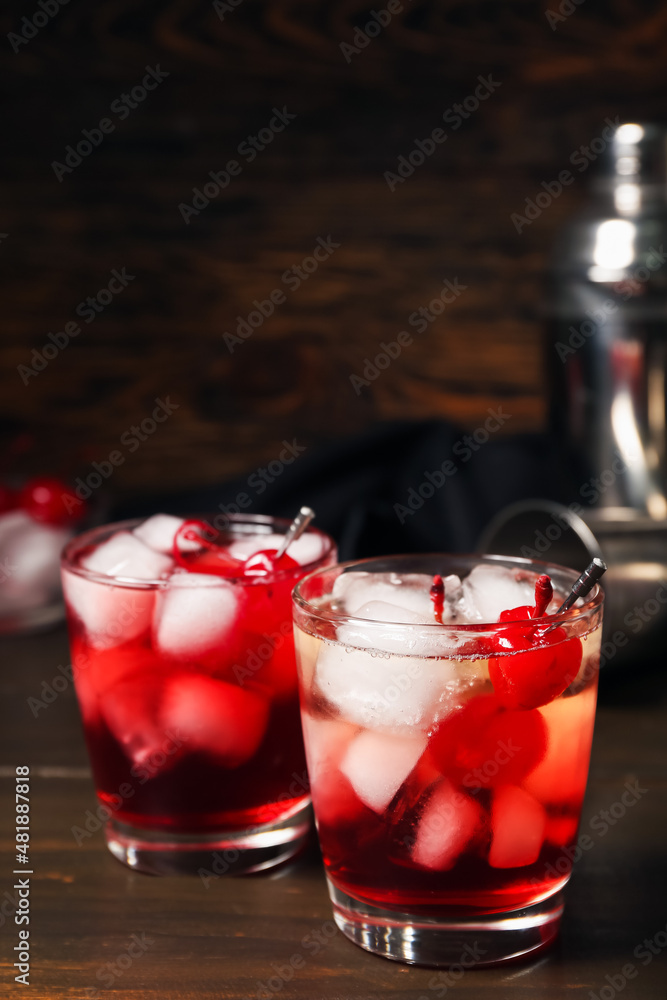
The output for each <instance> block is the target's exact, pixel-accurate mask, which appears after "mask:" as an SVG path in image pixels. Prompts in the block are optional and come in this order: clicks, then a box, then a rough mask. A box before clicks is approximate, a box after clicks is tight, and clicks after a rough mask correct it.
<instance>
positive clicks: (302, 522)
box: [275, 507, 592, 586]
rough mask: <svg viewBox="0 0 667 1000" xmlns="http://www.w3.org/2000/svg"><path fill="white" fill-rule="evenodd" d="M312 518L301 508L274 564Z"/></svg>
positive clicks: (310, 512) (307, 511) (311, 513)
mask: <svg viewBox="0 0 667 1000" xmlns="http://www.w3.org/2000/svg"><path fill="white" fill-rule="evenodd" d="M314 517H315V511H314V510H311V509H310V507H302V508H301V510H300V511H299V513H298V514H297V515H296V517H295V518H294V520H293V521H292V523H291V524H290V526H289V528H288V529H287V533H286V534H285V537H284V538H283V543H282V545H281V546H280V548H279V549H278V551H277V552H276V555H275V560H276V562H278V560H279V559H281V558H282V557H283V556H284V555H285V553H286V552H287V549H288V548H289V546H290V545H291V544H292V542H295V541H296V540H297V538H299V537H300V536H301V535H302V534H303V533H304V531H305V530H306V528H307V527H308V525H309V524H310V522H311V521H312V520H313V518H314ZM591 586H592V585H591Z"/></svg>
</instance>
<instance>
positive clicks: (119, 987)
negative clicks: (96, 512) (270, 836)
mask: <svg viewBox="0 0 667 1000" xmlns="http://www.w3.org/2000/svg"><path fill="white" fill-rule="evenodd" d="M0 652H1V653H2V674H1V679H0V684H1V694H2V698H1V704H2V714H3V718H2V727H1V730H0V731H1V732H2V757H1V759H0V764H1V765H2V769H1V771H0V775H1V777H2V781H1V782H0V786H1V788H2V829H1V834H0V835H1V846H2V861H1V864H0V914H1V916H0V924H1V931H2V934H1V937H2V942H3V952H2V981H3V984H4V985H3V986H2V988H1V989H0V995H1V996H2V997H6V996H10V997H11V996H27V997H30V998H32V1000H42V998H49V1000H54V998H61V997H62V998H64V997H67V998H72V1000H76V998H84V997H86V998H93V997H95V996H98V995H99V996H101V997H103V996H109V997H124V998H125V997H127V998H128V1000H140V998H141V1000H144V998H149V997H150V998H160V1000H170V998H177V997H178V998H183V1000H186V998H191V997H192V998H194V997H198V998H209V997H210V998H213V997H215V998H253V1000H254V998H262V1000H271V998H274V997H278V998H280V1000H291V998H308V1000H342V998H345V1000H348V998H349V1000H386V998H395V1000H439V998H441V997H445V996H446V997H451V996H453V995H454V994H458V995H460V996H461V997H474V998H482V1000H483V998H486V997H493V998H498V1000H500V998H503V1000H505V998H515V997H523V996H531V997H533V996H537V997H540V998H543V1000H551V998H555V997H563V996H570V997H572V996H574V997H582V1000H583V998H585V1000H590V998H591V997H593V998H595V1000H597V998H600V1000H613V998H614V997H615V996H616V995H617V994H619V993H622V995H623V1000H635V998H636V1000H665V997H666V996H667V961H666V958H667V931H666V927H667V894H666V893H665V889H667V877H666V876H667V860H666V851H665V830H666V829H667V801H666V799H665V794H664V791H665V758H666V756H667V754H666V750H667V732H666V727H665V719H666V707H667V680H666V679H665V678H664V676H663V677H661V676H660V674H659V673H657V672H655V673H647V674H642V673H640V672H639V671H638V668H639V666H640V665H639V664H637V665H636V666H635V668H634V669H633V668H632V666H631V667H629V668H628V671H627V673H628V676H627V680H625V679H624V678H623V677H620V678H619V677H618V676H617V677H616V678H614V677H611V676H610V677H604V678H603V680H604V681H605V682H606V683H605V684H604V688H605V690H604V692H603V697H602V704H601V707H600V710H599V714H598V724H597V729H596V736H595V745H594V752H593V762H592V769H591V779H590V785H589V790H588V796H587V799H586V806H585V812H584V817H583V820H582V832H587V833H588V834H589V835H590V839H591V841H592V846H591V847H590V849H589V850H587V851H586V853H584V855H583V857H582V859H581V861H580V862H579V863H578V864H577V865H576V866H575V871H574V874H573V878H572V881H571V884H570V886H569V889H568V892H567V900H568V902H567V908H566V914H565V918H564V923H563V930H562V934H561V938H560V941H559V942H558V944H557V945H556V947H555V948H554V949H552V950H551V952H550V953H548V954H547V955H545V956H543V957H542V958H539V959H538V960H536V961H534V962H532V963H528V964H516V965H511V966H505V967H501V968H497V969H490V970H479V971H468V972H466V973H465V975H464V976H463V978H462V979H461V980H460V981H459V982H457V983H456V984H453V981H452V980H449V981H447V980H442V979H438V973H437V972H435V971H434V970H429V969H417V968H409V967H407V966H402V965H398V964H394V963H392V962H388V961H385V960H383V959H380V958H376V957H374V956H372V955H369V954H366V953H365V952H364V951H362V950H360V949H359V948H356V947H355V946H354V945H352V944H350V943H349V942H348V941H347V940H346V939H345V938H344V937H343V936H342V935H341V934H340V933H337V932H335V931H334V929H333V923H332V921H331V910H330V907H329V901H328V898H327V893H326V888H325V883H324V877H323V874H322V869H321V865H320V862H319V859H318V856H317V853H316V848H315V846H314V845H313V848H312V850H311V851H310V853H309V854H308V855H307V856H306V857H304V858H302V859H301V860H300V861H298V862H297V863H295V864H294V865H292V866H291V867H289V868H287V869H284V870H281V871H278V872H276V873H275V874H273V875H268V876H267V875H265V876H261V877H259V876H258V877H253V878H245V879H242V878H236V879H223V878H220V879H218V880H215V881H213V882H211V884H210V885H209V886H208V887H205V886H204V884H203V883H202V881H201V880H200V879H199V878H196V877H194V878H192V879H188V878H178V879H176V878H165V879H160V878H151V877H148V876H144V875H140V874H135V873H133V872H131V871H128V870H127V869H125V868H124V867H121V865H120V864H118V862H116V861H115V860H114V859H113V858H112V857H111V855H110V854H109V853H108V852H107V850H106V848H105V846H104V841H103V835H102V832H101V830H97V832H94V833H92V834H91V835H90V836H89V837H86V838H85V840H83V842H82V843H81V844H80V846H79V845H77V843H76V841H75V838H74V835H73V833H72V828H73V827H76V826H78V827H84V825H85V822H86V819H87V815H86V812H87V810H92V811H94V810H95V808H96V802H95V798H94V793H93V786H92V782H91V778H90V774H89V771H88V767H87V761H86V753H85V749H84V745H83V739H82V736H81V728H80V724H79V720H78V714H77V709H76V703H75V699H74V694H73V691H72V689H71V687H70V686H69V685H68V686H67V688H66V690H64V691H61V692H60V693H57V694H56V697H55V699H54V700H52V701H51V703H50V704H48V705H46V704H45V707H43V708H40V707H39V705H37V704H36V703H35V702H29V699H30V698H35V699H38V700H39V701H42V702H45V701H46V699H47V698H51V697H52V695H53V694H55V693H56V690H55V689H57V688H62V686H63V685H62V683H61V682H56V685H55V689H54V687H53V681H54V678H57V677H62V676H63V674H62V673H61V672H60V671H59V669H58V668H59V666H63V667H66V666H67V664H68V663H69V658H68V651H67V642H66V637H65V633H64V629H58V630H57V631H55V632H52V633H50V634H46V635H41V636H32V637H24V638H13V639H3V640H2V641H1V642H0ZM44 684H46V686H45V687H43V685H44ZM31 705H32V706H33V708H34V709H35V711H36V712H37V714H36V715H35V714H34V712H33V710H31ZM20 765H28V766H29V767H30V770H31V786H32V795H31V798H32V802H31V810H32V811H31V838H32V839H31V861H32V865H31V866H30V867H31V868H32V870H33V871H34V875H32V876H31V881H30V888H31V893H30V924H29V930H30V938H29V940H30V951H31V956H32V957H31V971H30V985H29V987H26V986H23V985H21V984H18V983H16V982H15V981H14V975H15V970H14V968H13V964H12V963H13V962H14V961H15V958H14V957H13V956H14V955H15V954H16V953H15V952H14V951H13V948H14V946H15V945H16V944H17V942H18V930H19V928H18V927H17V926H16V925H15V923H14V918H13V912H12V903H11V900H12V894H13V891H14V890H13V889H12V886H13V885H14V882H15V880H16V879H15V877H14V876H13V874H12V872H13V871H14V869H15V868H16V867H19V865H18V864H17V863H16V862H15V860H14V859H15V849H14V828H15V824H14V799H13V794H14V784H15V768H16V767H17V766H20ZM628 782H630V783H634V782H637V783H638V784H637V786H636V787H637V789H638V790H639V798H636V799H635V801H634V803H633V804H632V805H630V806H624V805H623V804H622V798H621V797H622V796H623V793H624V791H625V787H624V786H625V785H626V783H628ZM629 799H630V796H626V801H628V800H629ZM603 811H606V812H607V819H605V818H604V816H605V813H604V812H603ZM20 877H21V876H17V877H16V878H20ZM25 926H27V925H23V927H25ZM645 941H647V942H649V943H650V944H649V945H648V946H647V945H646V944H644V943H643V942H645ZM651 947H652V948H653V949H654V951H655V952H656V954H652V953H651V951H650V950H649V949H650V948H651ZM128 949H129V951H128ZM132 954H133V955H134V957H132V958H131V957H130V955H132ZM629 964H630V965H631V967H632V968H630V969H629V968H627V966H628V965H629ZM624 967H626V968H625V969H624ZM628 972H630V976H631V978H630V979H629V980H628V981H627V983H626V982H625V977H626V975H627V973H628ZM448 983H449V984H448Z"/></svg>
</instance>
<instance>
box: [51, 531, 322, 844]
mask: <svg viewBox="0 0 667 1000" xmlns="http://www.w3.org/2000/svg"><path fill="white" fill-rule="evenodd" d="M90 551H91V550H90V549H88V550H87V552H88V553H90ZM81 555H83V557H85V555H86V552H85V551H84V552H83V553H82V554H81ZM186 563H187V565H188V569H190V570H192V571H193V572H197V573H203V572H205V573H211V571H212V570H215V565H214V562H213V561H212V560H211V557H210V554H207V553H206V554H201V555H193V556H189V557H188V559H187V560H186ZM289 563H291V564H292V565H291V566H289V565H288V566H287V568H286V570H285V571H284V572H282V573H279V574H277V575H274V576H271V575H269V576H265V577H261V578H260V577H254V578H253V579H252V581H246V582H243V583H232V584H231V587H233V589H234V593H235V594H238V605H237V606H236V608H235V612H234V615H235V616H234V623H233V627H232V628H231V631H230V632H229V634H228V635H227V637H226V639H225V641H224V643H216V644H213V645H210V646H208V647H206V644H205V643H203V644H202V643H201V642H199V643H195V647H194V651H193V652H190V651H189V650H188V649H187V648H186V649H178V652H177V653H174V651H173V648H172V649H171V651H169V652H167V653H165V650H164V648H161V647H160V645H159V634H158V632H157V631H156V622H158V621H159V616H158V613H157V611H156V609H155V603H154V602H155V601H160V600H163V598H164V594H165V593H166V591H162V592H160V591H156V589H155V588H153V589H150V588H148V589H144V588H136V589H134V588H120V587H116V588H112V587H111V586H109V585H108V584H106V583H98V582H94V581H90V580H83V579H82V578H80V577H79V578H76V581H75V583H76V582H78V581H81V585H82V586H83V587H85V588H88V591H87V592H86V593H87V597H88V598H90V599H92V600H93V601H95V600H96V601H98V602H104V601H105V600H106V601H109V600H110V599H111V600H113V602H114V604H113V605H109V608H110V618H111V617H113V618H115V619H117V620H118V621H119V622H121V623H122V622H123V618H122V613H123V612H122V611H121V612H119V611H118V608H119V607H122V608H124V609H125V611H127V612H128V613H129V617H130V626H129V628H125V627H121V628H120V629H117V630H116V631H117V632H119V633H120V634H118V637H117V640H114V639H113V638H107V639H103V640H100V639H99V637H98V638H97V639H96V638H95V637H91V635H90V634H88V633H87V631H86V627H85V626H84V624H83V622H82V621H81V619H80V618H79V616H78V615H77V613H76V612H75V610H74V608H73V607H72V606H70V604H69V603H68V620H69V627H70V635H71V642H72V662H73V665H74V669H75V683H76V689H77V695H78V699H79V703H80V707H81V712H82V716H83V721H84V729H85V736H86V742H87V745H88V750H89V753H90V759H91V763H92V768H93V773H94V778H95V784H96V788H97V794H98V797H99V799H100V801H101V802H102V803H103V804H105V805H106V806H108V807H109V808H110V810H111V811H112V813H113V815H114V817H115V818H116V819H118V820H121V821H124V822H126V823H129V824H131V825H133V826H139V827H146V828H150V829H168V830H172V831H174V832H176V833H178V832H183V833H194V834H197V833H206V832H207V831H214V830H217V831H220V830H229V831H233V830H242V829H246V828H248V827H254V826H257V825H260V824H264V823H270V822H272V821H275V820H277V819H280V818H281V817H284V816H287V815H289V814H290V813H292V812H295V811H296V810H298V808H299V807H300V806H301V805H303V804H305V803H306V802H307V801H308V797H309V787H308V777H307V772H306V764H305V758H304V751H303V743H302V738H301V726H300V721H299V710H298V694H297V681H296V666H295V657H294V640H293V635H292V625H291V603H290V594H291V591H292V588H293V587H294V585H295V583H296V582H297V581H298V580H299V579H300V578H301V577H302V576H303V575H304V572H305V570H304V569H303V568H302V567H301V566H299V565H297V564H295V563H293V561H292V560H289ZM239 566H240V564H238V565H237V567H236V572H237V574H238V572H239ZM241 568H242V567H241ZM217 575H223V576H225V575H226V576H229V575H230V573H229V566H227V567H226V568H225V571H224V572H223V573H221V574H217ZM65 576H66V591H67V578H68V577H69V578H70V579H71V578H72V575H71V574H67V573H66V574H65ZM210 589H212V588H202V590H210ZM193 593H194V592H193V591H192V590H191V589H190V590H189V594H193ZM109 595H110V596H109ZM200 596H201V593H200V590H199V588H197V595H195V599H196V600H198V599H199V598H200ZM121 601H122V605H121V604H119V602H121ZM151 602H153V603H151ZM147 605H150V607H149V609H148V612H146V613H144V612H145V611H146V607H147ZM99 607H100V608H103V607H104V605H103V604H102V603H100V604H99ZM111 611H113V615H112V614H111ZM84 617H85V615H84ZM144 619H145V627H142V623H143V622H144ZM137 623H138V624H137ZM111 631H112V632H113V630H111ZM128 631H129V632H130V633H131V632H132V631H134V632H137V631H138V634H136V635H132V636H131V638H129V639H126V641H121V640H122V639H123V638H124V637H125V636H126V635H127V633H128ZM109 643H113V645H110V644H109ZM101 646H103V647H104V648H101ZM177 646H178V644H177Z"/></svg>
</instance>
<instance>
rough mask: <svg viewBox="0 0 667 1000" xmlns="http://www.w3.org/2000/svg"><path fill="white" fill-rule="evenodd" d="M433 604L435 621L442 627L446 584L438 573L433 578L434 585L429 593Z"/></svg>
mask: <svg viewBox="0 0 667 1000" xmlns="http://www.w3.org/2000/svg"><path fill="white" fill-rule="evenodd" d="M429 594H430V597H431V601H432V602H433V615H434V617H435V620H436V621H437V622H438V623H439V624H440V625H442V612H443V611H444V610H445V584H444V581H443V579H442V577H441V576H439V575H438V574H437V573H436V575H435V576H434V577H433V585H432V587H431V589H430V591H429Z"/></svg>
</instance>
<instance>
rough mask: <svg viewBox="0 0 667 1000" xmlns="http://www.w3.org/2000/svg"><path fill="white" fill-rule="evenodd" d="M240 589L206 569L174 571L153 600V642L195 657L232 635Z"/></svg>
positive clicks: (165, 649)
mask: <svg viewBox="0 0 667 1000" xmlns="http://www.w3.org/2000/svg"><path fill="white" fill-rule="evenodd" d="M240 601H241V590H240V588H238V587H234V586H233V585H232V584H230V583H228V582H227V581H226V580H224V579H223V578H222V577H219V576H213V575H211V574H209V573H177V574H174V575H173V576H172V577H170V579H169V586H168V587H166V588H164V589H162V590H161V591H160V592H159V594H158V597H157V601H156V604H155V620H154V624H153V634H154V642H155V645H156V646H157V648H158V649H159V650H160V652H161V653H165V654H167V655H169V656H178V657H197V656H198V655H200V654H201V653H204V652H207V651H210V650H215V649H216V648H217V649H220V647H221V646H223V645H224V644H225V643H226V642H228V640H229V639H230V638H231V637H232V633H233V631H234V627H235V625H236V621H237V618H238V615H239V606H240Z"/></svg>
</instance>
